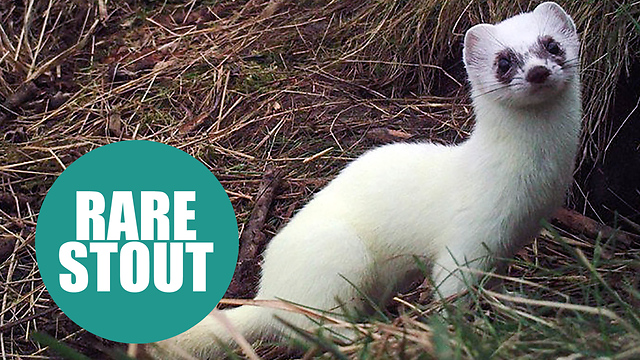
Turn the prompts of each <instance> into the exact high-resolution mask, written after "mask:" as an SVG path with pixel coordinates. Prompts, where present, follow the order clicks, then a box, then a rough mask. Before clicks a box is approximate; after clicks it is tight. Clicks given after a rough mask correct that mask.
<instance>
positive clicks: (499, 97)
mask: <svg viewBox="0 0 640 360" xmlns="http://www.w3.org/2000/svg"><path fill="white" fill-rule="evenodd" d="M579 48H580V44H579V41H578V34H577V33H576V26H575V24H574V23H573V20H571V17H569V15H567V13H566V12H565V11H564V10H563V9H562V8H561V7H560V6H559V5H558V4H556V3H553V2H546V3H543V4H540V5H538V7H536V8H535V10H533V12H530V13H525V14H520V15H516V16H514V17H512V18H509V19H507V20H505V21H503V22H501V23H498V24H496V25H490V24H479V25H476V26H474V27H472V28H471V29H469V30H468V31H467V34H466V35H465V38H464V63H465V66H466V68H467V73H468V75H469V81H470V82H471V85H472V90H473V92H472V95H473V97H474V98H477V99H478V100H480V98H486V99H489V101H497V102H500V103H502V104H504V105H507V106H529V105H536V104H540V103H543V102H547V101H551V100H553V99H554V98H557V97H558V96H559V95H560V93H561V92H563V91H566V90H567V89H568V88H573V91H575V89H577V87H575V86H573V85H575V84H578V83H579V78H578V77H579V74H578V65H579V50H580V49H579Z"/></svg>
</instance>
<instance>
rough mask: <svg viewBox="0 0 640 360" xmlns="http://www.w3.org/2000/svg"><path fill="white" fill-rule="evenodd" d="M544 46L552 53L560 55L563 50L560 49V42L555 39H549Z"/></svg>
mask: <svg viewBox="0 0 640 360" xmlns="http://www.w3.org/2000/svg"><path fill="white" fill-rule="evenodd" d="M544 47H545V48H546V49H547V51H548V52H549V53H550V54H552V55H560V52H561V51H562V50H561V49H560V44H558V42H557V41H555V40H553V39H549V40H547V41H546V42H545V44H544Z"/></svg>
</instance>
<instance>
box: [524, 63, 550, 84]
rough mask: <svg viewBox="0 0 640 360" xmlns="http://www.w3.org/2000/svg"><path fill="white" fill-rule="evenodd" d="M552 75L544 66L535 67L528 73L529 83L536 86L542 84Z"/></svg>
mask: <svg viewBox="0 0 640 360" xmlns="http://www.w3.org/2000/svg"><path fill="white" fill-rule="evenodd" d="M549 75H551V71H549V69H547V68H546V67H544V66H540V65H538V66H535V67H533V68H531V69H530V70H529V72H527V81H528V82H530V83H534V84H542V83H543V82H544V81H545V80H547V78H548V77H549Z"/></svg>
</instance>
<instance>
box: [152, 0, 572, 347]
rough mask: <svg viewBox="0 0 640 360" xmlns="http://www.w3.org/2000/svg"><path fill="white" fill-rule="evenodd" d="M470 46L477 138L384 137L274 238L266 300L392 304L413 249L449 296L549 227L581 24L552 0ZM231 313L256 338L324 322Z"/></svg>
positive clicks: (204, 341)
mask: <svg viewBox="0 0 640 360" xmlns="http://www.w3.org/2000/svg"><path fill="white" fill-rule="evenodd" d="M463 56H464V64H465V66H466V70H467V73H468V77H469V82H470V84H471V94H472V99H473V107H474V110H475V116H476V124H475V128H474V130H473V132H472V134H471V136H470V137H469V139H468V140H466V141H465V142H463V143H462V144H460V145H457V146H442V145H436V144H431V143H414V144H393V145H387V146H382V147H379V148H377V149H374V150H371V151H369V152H366V153H365V154H364V155H362V156H360V157H359V158H358V159H356V160H355V161H353V162H352V163H351V164H349V165H348V166H347V167H346V168H345V169H344V170H343V171H342V172H341V173H340V174H339V175H338V176H337V177H336V178H335V179H334V180H333V181H331V182H330V183H329V185H327V187H326V188H324V189H323V190H322V191H320V192H319V193H318V194H317V195H315V197H314V198H313V200H312V201H310V202H309V203H308V204H307V205H306V206H305V207H304V208H302V209H301V210H300V211H299V212H298V213H297V214H296V215H295V216H294V217H293V218H292V219H291V221H290V222H289V223H288V224H287V225H286V226H285V227H284V228H283V229H282V230H281V231H280V232H279V233H278V234H277V235H276V236H275V237H274V238H273V239H272V240H271V242H270V244H269V245H268V247H267V249H266V250H265V253H264V265H263V267H262V278H261V281H260V287H259V291H258V293H257V296H256V299H283V300H287V301H291V302H293V303H296V304H301V305H304V306H308V307H310V308H313V309H320V310H326V311H331V312H333V313H334V314H335V313H338V314H340V313H344V312H347V311H349V310H350V309H353V308H360V309H361V308H363V307H364V306H365V305H366V301H365V300H364V299H363V293H364V294H366V295H367V296H368V297H371V298H374V299H377V300H378V301H384V300H385V299H384V298H385V296H388V295H389V294H392V292H393V291H395V290H397V289H398V287H399V286H401V285H402V284H405V283H406V280H407V279H408V278H411V277H412V276H414V275H415V274H417V273H420V272H419V271H418V268H419V264H418V261H416V259H421V260H422V261H424V263H426V264H428V265H429V266H430V267H431V278H432V281H433V283H434V284H435V286H436V289H437V291H436V293H437V294H439V296H441V297H448V296H450V295H452V294H456V293H458V292H461V291H462V290H465V289H466V288H467V286H468V284H469V283H470V282H473V280H474V279H473V277H472V276H471V275H470V274H469V273H468V272H464V271H461V270H460V269H459V268H460V267H468V268H474V269H478V270H490V269H491V268H492V267H493V266H494V265H495V262H493V259H495V258H497V257H510V256H513V255H514V252H515V251H517V250H518V249H519V248H520V247H521V246H523V244H525V243H526V242H527V241H529V240H530V239H532V238H533V237H534V236H535V235H536V234H537V233H538V232H539V230H540V226H541V225H540V221H541V219H543V218H545V217H548V216H550V215H551V213H552V212H553V211H554V209H556V208H557V207H559V206H560V205H561V203H562V201H563V198H564V195H565V192H566V191H567V187H568V186H569V185H570V183H571V180H572V172H573V166H574V156H575V154H576V151H577V147H578V141H579V140H578V139H579V132H580V128H581V101H580V79H579V40H578V35H577V33H576V27H575V25H574V23H573V21H572V19H571V18H570V17H569V15H567V13H566V12H565V11H564V10H563V9H562V8H561V7H560V6H558V5H557V4H555V3H552V2H547V3H543V4H540V5H539V6H538V7H536V8H535V10H534V11H533V12H529V13H524V14H520V15H516V16H514V17H512V18H509V19H507V20H505V21H503V22H500V23H498V24H495V25H490V24H480V25H476V26H474V27H472V28H471V29H469V30H468V31H467V33H466V35H465V39H464V55H463ZM463 275H464V276H463ZM224 315H226V317H227V318H228V319H229V321H230V323H231V324H232V325H233V327H235V328H236V330H237V331H238V332H239V333H240V334H242V335H243V336H244V337H246V338H247V339H249V340H255V339H257V338H259V337H271V338H274V337H279V336H286V335H291V332H290V330H288V328H287V327H286V326H285V325H283V324H282V322H280V321H279V320H278V319H276V318H274V315H277V316H278V317H280V318H281V319H284V320H286V321H287V322H289V323H291V324H294V325H296V326H298V327H300V328H302V329H306V330H313V329H314V328H316V327H317V324H316V323H314V322H313V321H311V320H309V319H308V318H307V317H305V316H303V315H299V314H295V313H291V312H286V311H282V310H274V309H270V308H265V307H258V306H241V307H238V308H234V309H230V310H224ZM218 341H223V342H229V343H231V342H232V340H231V336H230V335H229V334H228V331H227V329H226V328H225V327H223V326H222V325H221V324H219V323H218V321H217V320H216V319H214V318H213V317H212V316H209V317H207V318H205V319H204V320H202V321H201V322H200V323H199V324H197V325H196V326H195V327H193V328H192V329H190V330H189V331H187V332H185V333H183V334H181V335H179V336H176V337H174V338H171V339H168V340H165V341H163V342H160V343H157V344H155V345H156V349H155V350H154V351H153V352H155V353H156V354H157V355H158V356H160V357H163V356H165V357H174V356H176V354H178V353H181V352H182V351H185V352H187V353H189V354H192V355H194V356H196V357H200V358H216V357H218V354H219V353H218V351H219V350H218V345H219V344H218ZM176 349H180V351H176Z"/></svg>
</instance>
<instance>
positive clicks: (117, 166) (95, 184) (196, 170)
mask: <svg viewBox="0 0 640 360" xmlns="http://www.w3.org/2000/svg"><path fill="white" fill-rule="evenodd" d="M116 192H117V193H116ZM185 192H186V193H185ZM143 193H144V195H143ZM162 193H164V195H166V198H164V195H163V194H162ZM83 194H91V196H92V197H93V200H91V201H88V200H78V204H77V203H76V202H77V199H85V198H86V195H83ZM114 194H116V195H115V197H114ZM149 194H154V195H153V196H155V198H157V199H159V200H154V202H150V201H149V200H148V199H149V198H150V195H149ZM183 194H194V195H195V200H193V201H191V200H189V199H190V198H189V197H188V196H187V197H186V198H185V197H184V196H182V195H183ZM143 196H144V198H145V199H147V200H145V204H147V205H146V207H145V209H154V210H158V209H160V208H161V205H160V203H163V204H166V203H167V201H166V199H168V203H169V208H168V211H167V212H166V213H164V215H163V214H162V211H160V214H159V215H158V214H156V215H157V216H158V217H160V218H161V219H160V220H153V226H151V225H149V224H151V223H150V222H149V220H148V219H149V218H150V216H149V215H148V214H152V211H148V210H147V211H145V214H146V215H145V219H147V220H146V221H145V224H147V225H146V227H145V228H146V229H152V230H153V231H152V232H149V231H148V230H147V231H146V232H145V234H147V235H146V238H145V239H141V231H142V227H143V225H142V224H141V217H142V210H141V208H142V199H143ZM153 196H152V198H153ZM97 197H103V198H104V211H103V212H102V214H100V215H98V210H100V207H99V202H100V201H99V199H97ZM161 198H164V200H162V199H161ZM114 199H119V200H114ZM112 203H113V204H115V206H114V207H113V209H112ZM131 203H133V209H134V210H135V222H134V221H133V218H134V216H133V213H132V212H131V211H127V209H132V207H131ZM149 204H152V205H149ZM185 204H186V210H187V212H190V211H192V213H187V212H185V211H184V209H185V206H184V205H185ZM174 205H175V207H174ZM150 206H151V207H150ZM77 209H79V210H78V211H77ZM118 209H121V211H119V210H118ZM122 209H124V210H122ZM176 209H178V210H176ZM180 209H182V210H180ZM174 210H176V211H174ZM88 213H91V214H92V216H93V218H88V217H87V214H88ZM111 214H113V219H111V216H110V215H111ZM127 214H129V216H127ZM185 214H186V215H185ZM98 216H99V217H102V218H103V219H104V231H100V229H101V226H100V222H101V220H100V219H99V218H98ZM163 216H164V217H163ZM118 217H120V219H117V218H118ZM165 217H166V220H164V218H165ZM191 217H193V219H190V218H191ZM77 221H78V222H79V223H81V224H85V225H86V224H88V226H89V231H88V232H85V231H82V230H79V231H77V227H76V225H77V224H76V222H77ZM167 222H168V223H169V226H168V229H169V231H168V232H167V231H164V230H162V231H160V230H159V229H160V228H162V229H167V225H166V223H167ZM134 223H135V225H136V227H135V230H137V239H136V238H135V236H134V234H135V231H133V230H132V229H134V227H133V224H134ZM160 223H162V225H160ZM185 223H186V229H187V230H188V231H195V240H188V239H185V238H184V236H182V235H180V234H184V232H180V231H177V229H185V225H184V224H185ZM123 224H125V225H123ZM109 228H112V234H111V240H110V239H109V238H108V237H107V235H108V234H109ZM125 228H126V229H128V230H124V229H125ZM78 229H80V228H78ZM96 229H97V230H96ZM94 230H96V232H95V233H94ZM78 232H79V233H80V234H78ZM159 232H161V233H162V234H165V235H166V234H168V235H169V236H168V237H169V239H168V240H166V239H158V237H159V236H158V235H159V234H158V233H159ZM85 233H86V234H88V239H78V235H81V234H85ZM101 233H104V235H100V234H101ZM95 234H97V235H95ZM148 234H151V236H149V235H148ZM176 234H178V236H179V237H180V238H179V239H177V238H176ZM191 234H192V233H191ZM94 235H95V237H94ZM83 236H84V235H81V236H80V237H81V238H83ZM101 237H102V238H104V239H102V238H101ZM116 237H117V238H118V239H116ZM163 237H164V235H163ZM189 237H190V236H186V238H189ZM92 243H93V244H94V245H91V244H92ZM107 243H110V244H108V245H104V244H107ZM207 243H213V246H212V248H211V250H213V251H212V252H210V251H209V249H208V247H209V246H210V245H208V244H207ZM65 244H66V245H65ZM95 244H102V245H95ZM156 244H157V245H156ZM163 244H164V245H163ZM171 244H182V245H171ZM63 245H64V246H63ZM83 247H84V249H86V257H81V255H83V254H82V248H83ZM163 247H164V248H166V249H167V251H166V254H167V255H165V256H164V257H162V256H160V255H158V254H162V252H160V251H158V252H156V251H154V250H155V249H156V248H158V249H161V248H163ZM107 248H108V249H110V250H108V251H104V250H100V249H107ZM61 249H62V250H61ZM70 249H74V250H70ZM115 249H117V250H115ZM171 249H174V250H173V251H174V252H171V251H172V250H171ZM187 249H189V251H186V250H187ZM91 250H94V251H93V252H92V251H91ZM114 250H115V252H114ZM147 252H148V259H149V260H148V264H147V266H144V265H145V260H144V259H145V256H146V255H145V253H147ZM99 256H101V260H100V261H101V263H100V264H101V269H100V271H99V270H98V268H97V265H98V258H99ZM36 257H37V261H38V267H39V269H40V274H41V276H42V280H43V281H44V283H45V285H46V287H47V290H48V291H49V293H50V294H51V297H52V298H53V300H54V301H55V302H56V304H58V306H59V307H60V309H61V310H62V311H64V313H65V314H66V315H67V316H68V317H69V318H70V319H71V320H73V321H74V322H75V323H77V324H78V325H80V326H81V327H83V328H85V329H86V330H88V331H90V332H92V333H94V334H96V335H98V336H101V337H103V338H106V339H109V340H112V341H118V342H124V343H148V342H155V341H160V340H164V339H167V338H170V337H173V336H175V335H178V334H180V333H182V332H184V331H186V330H188V329H189V328H191V327H192V326H194V325H195V324H197V323H198V322H199V321H200V320H202V319H203V318H204V317H205V316H206V315H207V314H209V312H211V310H212V309H213V308H214V307H215V305H216V304H217V303H218V302H219V301H220V299H221V298H222V296H223V295H224V293H225V291H226V289H227V287H228V286H229V283H230V282H231V277H232V276H233V272H234V269H235V265H236V261H237V257H238V226H237V222H236V218H235V214H234V211H233V207H232V206H231V202H230V201H229V198H228V196H227V194H226V192H225V191H224V189H223V188H222V186H221V185H220V183H219V182H218V180H217V179H216V178H215V176H214V175H213V174H212V173H211V172H210V171H209V170H208V169H207V168H206V167H205V166H204V165H203V164H202V163H200V162H199V161H198V160H196V159H195V158H193V157H191V156H190V155H188V154H187V153H185V152H183V151H181V150H178V149H176V148H173V147H171V146H168V145H164V144H161V143H155V142H151V141H140V140H135V141H123V142H118V143H114V144H110V145H106V146H102V147H100V148H97V149H95V150H93V151H90V152H89V153H87V154H85V155H84V156H82V157H80V158H79V159H78V160H76V161H75V162H74V163H73V164H71V165H70V166H69V167H68V168H67V169H66V170H65V171H64V172H63V173H62V174H61V175H60V176H59V177H58V179H57V180H56V181H55V183H54V184H53V186H52V187H51V189H49V192H48V194H47V196H46V198H45V200H44V202H43V204H42V207H41V210H40V214H39V216H38V223H37V226H36ZM69 257H71V258H72V259H73V260H75V261H76V262H77V263H79V264H81V265H82V267H84V268H85V269H86V274H87V276H86V286H84V288H83V286H82V285H83V284H84V282H83V281H82V278H83V277H84V276H83V275H82V271H81V270H79V268H78V267H77V265H74V264H72V262H70V261H69V260H68V258H69ZM180 257H182V260H183V264H182V265H183V266H182V284H181V286H179V287H178V285H180V282H179V281H178V279H179V278H180V277H179V276H178V275H176V274H177V273H173V274H172V273H171V270H170V269H171V264H173V265H174V266H173V269H179V268H180V267H179V266H177V265H176V264H178V260H179V258H180ZM194 259H196V260H195V263H196V265H198V266H199V269H202V265H203V264H205V266H206V271H197V272H196V275H195V277H194ZM107 262H108V263H109V271H107V270H106V267H105V266H104V264H105V263H107ZM70 264H71V265H73V266H71V265H70ZM157 264H166V265H167V266H166V271H165V272H164V273H163V272H162V271H160V270H155V269H156V265H157ZM137 265H140V267H138V266H137ZM128 266H131V269H133V270H131V271H127V270H126V269H127V267H128ZM145 268H146V269H147V270H146V271H147V274H148V283H147V282H146V281H145ZM161 268H162V266H160V265H159V267H158V269H161ZM121 270H122V271H121ZM154 270H155V272H154ZM138 271H139V272H138ZM173 271H175V270H173ZM156 272H157V274H158V275H156ZM99 274H100V276H101V284H102V286H103V287H102V288H101V291H98V285H97V284H98V276H99ZM106 274H108V275H109V278H108V279H107V278H106V277H105V276H106ZM123 274H124V275H123ZM203 274H204V276H203ZM163 275H164V276H165V277H164V278H163ZM121 276H122V277H121ZM156 277H157V279H159V280H158V283H160V284H161V285H156ZM63 278H64V279H63ZM69 283H71V284H72V285H73V286H74V287H73V288H72V287H71V286H70V285H69ZM145 283H146V284H147V286H146V287H145V286H144V285H145ZM105 284H108V291H105V289H106V288H105V287H104V286H105ZM168 284H170V285H171V286H170V287H167V285H168ZM158 287H160V288H162V289H164V291H162V290H159V288H158ZM194 287H195V288H197V287H200V289H199V291H194ZM69 290H71V291H69Z"/></svg>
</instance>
